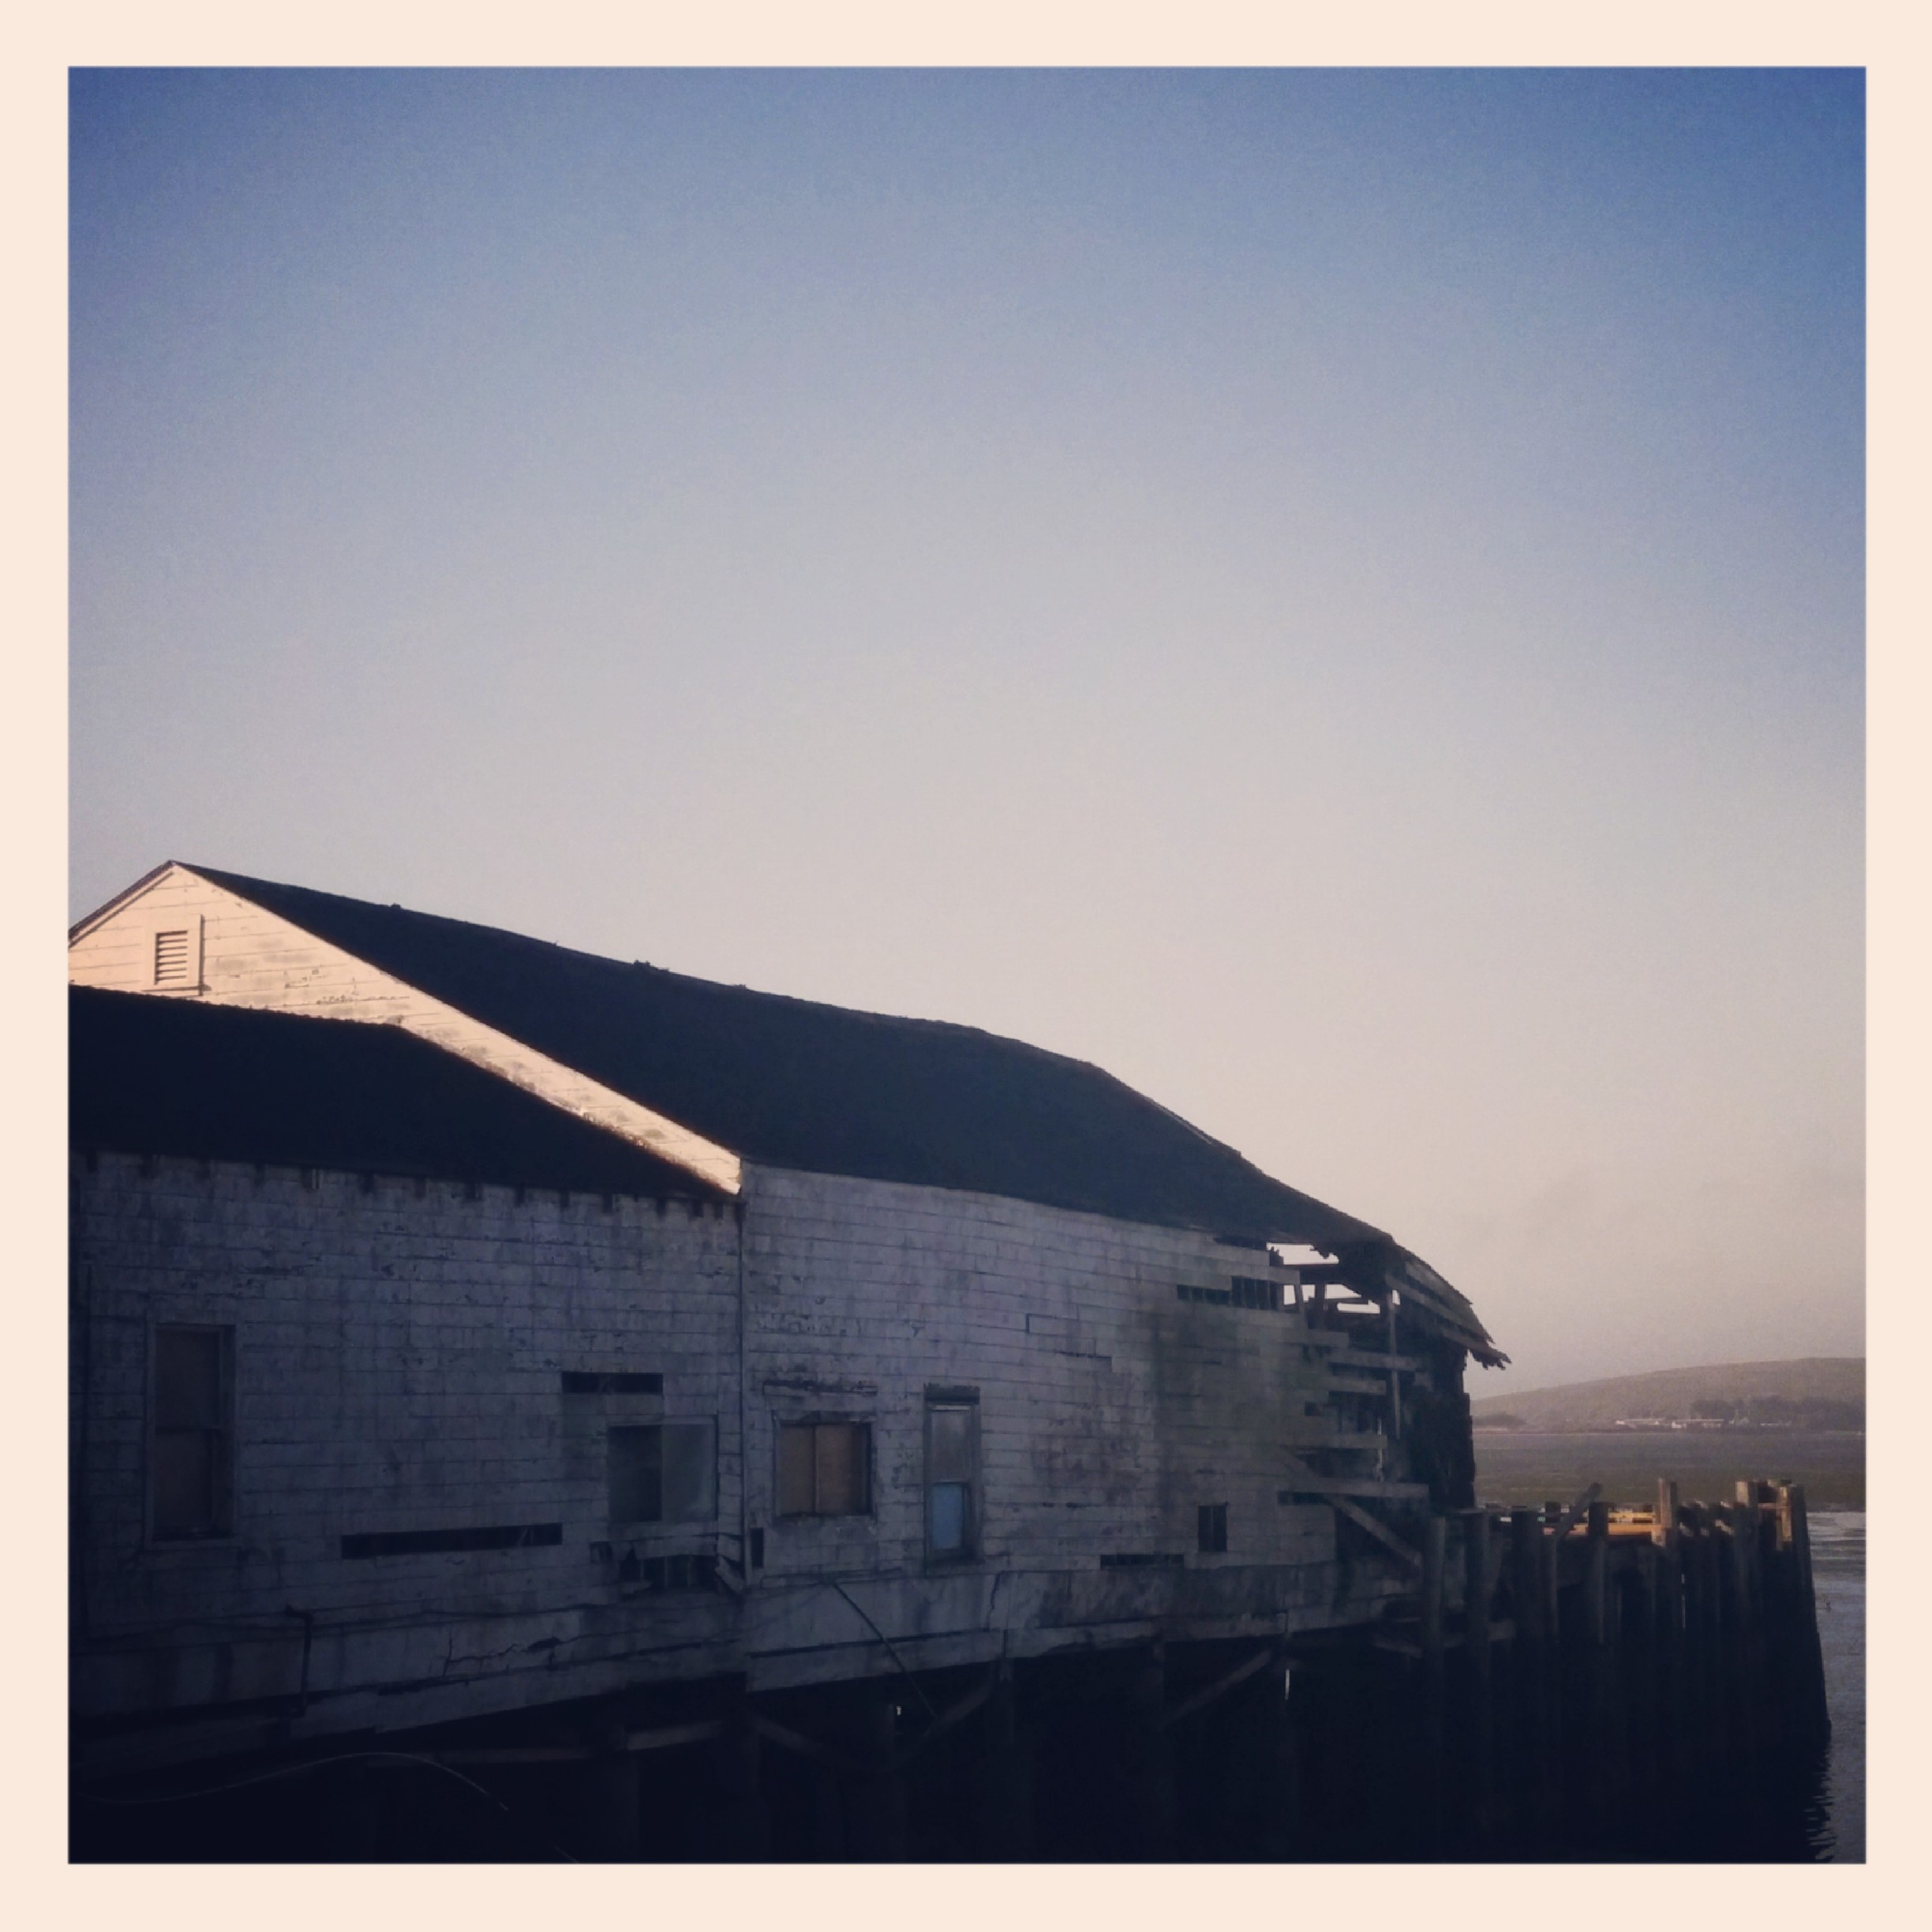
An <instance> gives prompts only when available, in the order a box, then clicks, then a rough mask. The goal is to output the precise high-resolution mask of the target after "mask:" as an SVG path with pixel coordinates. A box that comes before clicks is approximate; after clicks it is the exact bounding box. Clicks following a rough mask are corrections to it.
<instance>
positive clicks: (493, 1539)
mask: <svg viewBox="0 0 1932 1932" xmlns="http://www.w3.org/2000/svg"><path fill="white" fill-rule="evenodd" d="M562 1541H564V1526H563V1525H562V1524H561V1523H494V1524H491V1525H489V1526H487V1527H485V1528H481V1529H377V1530H373V1531H369V1532H367V1533H364V1534H361V1535H358V1536H346V1537H343V1540H342V1553H343V1556H424V1555H428V1554H432V1553H440V1552H444V1551H446V1550H504V1549H535V1548H543V1547H545V1546H546V1545H549V1544H557V1543H561V1542H562Z"/></svg>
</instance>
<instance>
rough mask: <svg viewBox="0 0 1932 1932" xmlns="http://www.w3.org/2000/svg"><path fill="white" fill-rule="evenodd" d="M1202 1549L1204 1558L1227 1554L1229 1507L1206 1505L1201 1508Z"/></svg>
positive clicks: (1214, 1504) (1200, 1531) (1221, 1504)
mask: <svg viewBox="0 0 1932 1932" xmlns="http://www.w3.org/2000/svg"><path fill="white" fill-rule="evenodd" d="M1199 1536H1200V1551H1201V1554H1202V1555H1203V1556H1226V1554H1227V1505H1226V1503H1203V1504H1202V1505H1201V1506H1200V1529H1199Z"/></svg>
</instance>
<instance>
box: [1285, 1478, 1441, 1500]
mask: <svg viewBox="0 0 1932 1932" xmlns="http://www.w3.org/2000/svg"><path fill="white" fill-rule="evenodd" d="M1298 1496H1313V1497H1316V1499H1318V1500H1320V1501H1321V1502H1324V1503H1326V1502H1327V1501H1328V1500H1330V1499H1331V1497H1334V1496H1366V1497H1368V1498H1369V1499H1370V1500H1372V1501H1380V1502H1383V1503H1422V1502H1426V1501H1427V1500H1428V1484H1427V1483H1417V1482H1389V1481H1383V1479H1382V1478H1381V1477H1376V1476H1316V1475H1312V1474H1311V1475H1307V1476H1300V1475H1297V1476H1296V1477H1294V1478H1293V1479H1292V1483H1291V1486H1290V1488H1286V1489H1282V1490H1279V1491H1278V1492H1276V1494H1275V1501H1276V1502H1277V1503H1292V1502H1294V1500H1295V1499H1296V1498H1297V1497H1298Z"/></svg>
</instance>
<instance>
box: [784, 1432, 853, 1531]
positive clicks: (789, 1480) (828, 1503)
mask: <svg viewBox="0 0 1932 1932" xmlns="http://www.w3.org/2000/svg"><path fill="white" fill-rule="evenodd" d="M871 1507H872V1425H871V1424H870V1423H869V1422H787V1423H784V1424H782V1425H781V1426H780V1428H779V1431H778V1514H779V1515H781V1516H863V1515H864V1514H865V1513H866V1512H867V1511H868V1510H869V1509H871Z"/></svg>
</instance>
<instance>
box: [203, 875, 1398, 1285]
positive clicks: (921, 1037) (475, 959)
mask: <svg viewBox="0 0 1932 1932" xmlns="http://www.w3.org/2000/svg"><path fill="white" fill-rule="evenodd" d="M189 870H190V871H193V872H195V873H196V874H198V875H199V876H200V877H201V878H206V879H209V880H212V882H215V884H217V885H219V886H224V887H226V888H227V889H228V890H229V891H230V892H233V893H237V894H238V895H239V896H240V897H242V898H244V899H246V900H251V901H252V902H253V904H256V905H259V906H260V907H262V908H264V909H265V910H267V911H268V912H273V913H275V914H277V915H279V916H280V917H282V918H283V919H286V920H288V921H289V922H290V923H291V924H293V925H295V926H298V927H301V928H302V929H303V930H305V931H306V932H309V933H312V934H314V935H315V936H316V938H320V939H323V940H326V941H327V942H329V943H330V944H331V945H335V946H338V947H339V948H341V949H342V950H343V951H344V952H346V953H350V954H352V955H354V957H356V958H358V959H359V960H364V961H365V962H367V963H368V964H370V965H372V966H375V967H377V968H380V969H381V970H382V971H383V972H387V973H390V974H392V975H395V978H397V979H401V980H402V981H404V982H405V983H407V984H408V985H410V986H413V987H417V988H418V989H419V990H421V991H423V992H425V993H427V994H430V995H432V997H433V998H436V999H439V1000H441V1001H444V1002H446V1003H447V1004H448V1005H451V1006H453V1007H455V1008H456V1009H458V1010H459V1012H462V1013H466V1014H468V1015H469V1016H470V1017H471V1018H473V1019H475V1020H480V1021H481V1022H483V1023H484V1024H485V1025H488V1026H490V1027H493V1028H496V1029H497V1030H498V1031H499V1032H503V1033H506V1034H507V1035H510V1036H511V1038H513V1039H518V1040H520V1041H522V1042H523V1043H525V1044H526V1046H530V1047H534V1048H536V1049H537V1050H538V1051H540V1052H541V1053H544V1054H549V1056H551V1057H552V1058H554V1059H556V1060H559V1061H562V1062H563V1063H564V1065H567V1066H570V1067H573V1068H575V1069H577V1070H578V1072H580V1073H585V1074H587V1075H589V1076H591V1077H592V1078H593V1079H595V1080H599V1081H601V1082H602V1083H603V1084H605V1085H606V1086H608V1087H610V1088H614V1089H615V1090H616V1091H618V1092H620V1093H621V1094H623V1095H627V1096H628V1097H629V1098H630V1099H633V1100H635V1101H636V1102H638V1103H639V1104H640V1105H642V1106H647V1107H650V1108H651V1109H653V1110H655V1111H656V1112H657V1113H660V1114H664V1115H665V1116H667V1117H668V1118H670V1119H672V1120H673V1121H676V1122H677V1123H678V1124H679V1125H681V1126H683V1127H687V1128H689V1129H691V1131H692V1132H694V1133H698V1134H702V1135H703V1136H705V1137H706V1139H708V1140H713V1141H715V1142H717V1144H720V1145H721V1146H723V1147H726V1148H731V1149H732V1150H733V1151H736V1152H737V1153H738V1154H739V1155H742V1156H743V1157H744V1158H746V1159H750V1160H753V1161H756V1162H761V1163H764V1164H766V1165H767V1166H777V1167H788V1168H794V1169H799V1170H804V1171H807V1172H811V1173H819V1174H849V1175H853V1176H856V1177H859V1178H863V1179H868V1180H877V1181H908V1182H912V1183H915V1184H919V1185H927V1186H933V1187H944V1188H955V1189H965V1190H968V1191H970V1192H972V1193H984V1194H1001V1195H1006V1196H1011V1197H1012V1198H1013V1199H1016V1200H1028V1201H1035V1202H1039V1203H1041V1204H1044V1205H1047V1206H1050V1207H1069V1208H1075V1209H1080V1210H1084V1211H1088V1212H1091V1213H1095V1214H1101V1215H1110V1216H1114V1217H1115V1218H1118V1219H1125V1220H1133V1221H1140V1222H1151V1223H1154V1224H1155V1225H1160V1226H1177V1227H1185V1228H1194V1229H1200V1230H1205V1231H1207V1232H1208V1233H1211V1234H1231V1235H1238V1236H1243V1237H1248V1238H1250V1239H1253V1240H1257V1241H1260V1240H1279V1241H1294V1242H1305V1243H1307V1244H1308V1245H1311V1246H1313V1247H1315V1248H1317V1249H1321V1250H1322V1251H1323V1252H1328V1253H1333V1252H1335V1251H1336V1249H1337V1248H1338V1246H1339V1245H1355V1244H1359V1243H1378V1244H1380V1243H1386V1242H1387V1238H1388V1237H1387V1236H1386V1235H1384V1234H1382V1233H1381V1232H1380V1230H1377V1229H1375V1228H1372V1227H1371V1226H1368V1224H1367V1223H1366V1222H1361V1221H1358V1220H1357V1219H1354V1217H1353V1216H1352V1215H1346V1214H1342V1213H1341V1212H1339V1211H1337V1210H1336V1209H1335V1208H1332V1207H1327V1206H1325V1205H1324V1204H1323V1203H1322V1202H1320V1201H1318V1200H1313V1199H1312V1198H1311V1197H1310V1196H1308V1195H1305V1194H1302V1193H1297V1191H1296V1190H1295V1189H1293V1188H1290V1187H1286V1186H1284V1185H1282V1183H1281V1182H1280V1181H1275V1180H1273V1179H1271V1178H1270V1177H1269V1176H1267V1174H1264V1173H1262V1172H1261V1170H1260V1169H1259V1168H1257V1167H1256V1166H1252V1164H1251V1163H1249V1162H1248V1161H1245V1160H1244V1159H1242V1158H1241V1155H1239V1154H1237V1153H1236V1152H1235V1151H1234V1149H1233V1148H1230V1147H1227V1146H1225V1145H1223V1144H1222V1143H1221V1142H1220V1141H1218V1140H1213V1139H1211V1138H1210V1137H1209V1136H1207V1135H1206V1134H1204V1133H1201V1132H1200V1130H1199V1129H1196V1128H1194V1127H1192V1126H1190V1125H1188V1123H1187V1122H1185V1121H1182V1120H1181V1119H1180V1118H1178V1117H1177V1116H1176V1115H1174V1114H1170V1113H1169V1112H1168V1111H1167V1110H1166V1108H1164V1107H1162V1106H1157V1105H1155V1103H1154V1102H1153V1101H1151V1100H1149V1099H1146V1098H1145V1097H1144V1095H1140V1094H1138V1093H1136V1092H1135V1091H1133V1088H1130V1087H1128V1086H1125V1085H1124V1084H1122V1083H1121V1081H1119V1080H1115V1079H1114V1077H1113V1076H1111V1075H1110V1074H1108V1073H1103V1072H1102V1071H1101V1070H1100V1069H1099V1068H1098V1067H1095V1066H1091V1065H1088V1064H1087V1063H1086V1062H1085V1061H1080V1060H1073V1059H1069V1058H1065V1057H1064V1056H1063V1055H1061V1054H1053V1053H1047V1052H1043V1051H1042V1050H1040V1049H1039V1048H1038V1047H1028V1046H1026V1045H1024V1044H1023V1043H1020V1041H1018V1040H1013V1039H1002V1038H1000V1037H999V1036H998V1035H995V1034H991V1033H985V1032H980V1031H979V1030H978V1029H977V1028H972V1027H964V1026H954V1025H949V1024H944V1023H942V1022H939V1021H935V1020H901V1019H892V1018H888V1017H885V1016H883V1015H881V1014H877V1013H856V1012H852V1011H849V1010H848V1009H845V1008H843V1007H838V1006H828V1005H820V1004H818V1003H817V1002H813V1001H810V1000H802V999H792V998H787V997H784V996H783V995H781V994H772V993H755V992H751V991H749V990H747V989H746V988H744V987H729V986H721V985H718V984H716V983H713V982H712V981H710V980H705V979H692V978H690V977H688V976H687V975H684V974H682V973H675V972H666V971H665V970H664V969H662V968H658V967H653V966H646V965H642V964H623V963H622V962H620V961H619V960H608V959H602V958H600V957H597V956H596V955H595V954H593V953H578V952H573V951H571V950H570V949H567V948H566V947H563V946H558V945H551V944H549V942H545V941H542V940H537V939H529V938H522V937H521V936H519V934H515V933H508V932H502V931H499V930H496V929H495V928H494V927H488V926H475V925H471V924H469V923H466V922H465V921H463V920H461V919H442V918H438V917H436V916H435V915H431V914H429V913H423V912H406V911H404V910H403V909H402V908H401V907H399V906H383V905H376V904H369V902H367V901H365V900H358V899H346V898H342V897H337V896H336V895H335V894H334V893H320V892H312V891H310V890H308V889H305V888H304V887H301V886H279V885H275V884H271V883H270V882H268V881H265V880H262V879H253V878H243V877H241V876H238V874H234V873H230V872H217V871H212V870H210V869H209V868H208V867H202V866H193V867H189Z"/></svg>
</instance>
